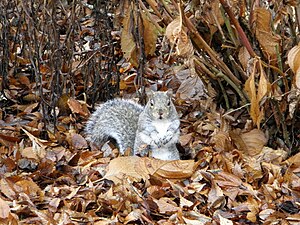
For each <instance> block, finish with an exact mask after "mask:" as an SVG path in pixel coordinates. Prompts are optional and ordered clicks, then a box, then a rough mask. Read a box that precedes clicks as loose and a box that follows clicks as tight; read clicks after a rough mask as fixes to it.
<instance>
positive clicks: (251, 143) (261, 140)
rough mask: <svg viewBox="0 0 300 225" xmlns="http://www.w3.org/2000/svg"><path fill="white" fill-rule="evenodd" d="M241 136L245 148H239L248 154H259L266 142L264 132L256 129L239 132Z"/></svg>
mask: <svg viewBox="0 0 300 225" xmlns="http://www.w3.org/2000/svg"><path fill="white" fill-rule="evenodd" d="M241 138H242V140H243V142H244V143H245V146H246V148H247V149H241V150H244V151H246V152H245V153H246V154H248V155H250V156H254V155H257V154H259V153H260V152H261V151H262V149H263V147H264V146H265V145H266V144H267V138H266V137H265V134H264V132H262V131H261V130H258V129H254V130H251V131H249V132H247V133H243V134H241Z"/></svg>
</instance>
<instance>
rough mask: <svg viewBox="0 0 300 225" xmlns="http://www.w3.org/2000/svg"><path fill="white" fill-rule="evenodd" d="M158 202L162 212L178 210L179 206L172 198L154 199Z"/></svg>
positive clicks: (170, 212)
mask: <svg viewBox="0 0 300 225" xmlns="http://www.w3.org/2000/svg"><path fill="white" fill-rule="evenodd" d="M154 202H155V203H156V204H157V206H158V209H159V212H160V213H162V214H167V215H170V214H173V213H175V212H177V211H178V209H179V207H178V206H177V205H176V203H175V202H173V201H172V200H171V199H170V198H160V199H159V200H156V199H154Z"/></svg>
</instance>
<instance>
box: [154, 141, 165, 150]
mask: <svg viewBox="0 0 300 225" xmlns="http://www.w3.org/2000/svg"><path fill="white" fill-rule="evenodd" d="M153 142H154V144H155V145H156V146H157V147H158V148H161V146H162V145H163V143H162V141H161V140H160V139H157V140H154V141H153Z"/></svg>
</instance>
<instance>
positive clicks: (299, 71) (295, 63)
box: [288, 43, 300, 88]
mask: <svg viewBox="0 0 300 225" xmlns="http://www.w3.org/2000/svg"><path fill="white" fill-rule="evenodd" d="M288 64H289V66H290V67H291V69H292V70H293V72H294V73H295V75H296V76H295V79H294V82H295V86H296V87H297V88H300V43H299V44H298V45H297V46H295V47H293V48H292V49H291V50H290V51H289V53H288Z"/></svg>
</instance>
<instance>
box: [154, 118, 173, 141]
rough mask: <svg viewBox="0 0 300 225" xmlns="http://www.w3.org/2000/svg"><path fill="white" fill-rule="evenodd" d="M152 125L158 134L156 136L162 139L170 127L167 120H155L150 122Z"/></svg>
mask: <svg viewBox="0 0 300 225" xmlns="http://www.w3.org/2000/svg"><path fill="white" fill-rule="evenodd" d="M152 124H153V126H154V127H155V129H156V131H157V132H158V136H159V137H160V138H162V137H164V136H165V134H166V133H167V130H168V128H169V126H170V125H171V122H170V121H168V120H155V121H153V122H152Z"/></svg>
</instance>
